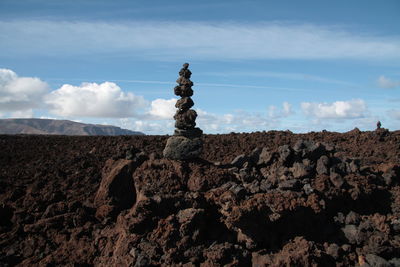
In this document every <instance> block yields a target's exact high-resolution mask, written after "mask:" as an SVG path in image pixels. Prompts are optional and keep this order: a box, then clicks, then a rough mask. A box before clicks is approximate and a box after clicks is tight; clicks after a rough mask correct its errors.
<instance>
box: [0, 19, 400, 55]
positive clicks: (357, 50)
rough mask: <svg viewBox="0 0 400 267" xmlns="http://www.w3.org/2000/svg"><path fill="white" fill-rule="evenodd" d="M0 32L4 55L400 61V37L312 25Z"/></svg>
mask: <svg viewBox="0 0 400 267" xmlns="http://www.w3.org/2000/svg"><path fill="white" fill-rule="evenodd" d="M182 25H184V27H182ZM0 32H2V35H1V36H0V51H3V52H4V53H5V55H7V54H10V55H26V54H29V55H57V56H60V55H64V56H67V55H86V54H88V55H91V54H99V53H100V54H101V53H112V54H116V53H124V55H129V56H134V57H146V58H151V57H153V58H157V59H166V58H167V59H172V58H173V59H175V60H176V59H180V58H182V57H184V58H188V57H189V58H191V59H214V60H218V59H219V60H226V59H227V60H229V59H257V60H258V59H379V60H381V59H388V60H396V59H399V58H400V38H399V36H387V37H385V36H383V37H382V36H378V35H374V34H366V33H364V34H359V33H355V32H351V31H349V30H346V29H340V28H338V27H327V26H317V25H312V24H303V25H297V24H296V25H294V24H283V23H248V24H243V23H242V24H238V23H218V24H216V23H206V22H179V23H178V22H124V23H122V22H118V23H117V22H115V23H104V22H81V21H77V22H66V21H43V20H42V21H37V20H36V21H0ZM27 42H29V46H27V45H26V43H27Z"/></svg>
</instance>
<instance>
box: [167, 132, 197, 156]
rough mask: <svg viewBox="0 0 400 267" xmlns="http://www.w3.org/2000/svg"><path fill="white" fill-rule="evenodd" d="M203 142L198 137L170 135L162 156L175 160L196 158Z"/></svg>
mask: <svg viewBox="0 0 400 267" xmlns="http://www.w3.org/2000/svg"><path fill="white" fill-rule="evenodd" d="M202 147H203V142H202V141H201V139H200V138H188V137H185V136H172V137H170V138H168V141H167V144H166V146H165V149H164V152H163V154H164V157H166V158H169V159H175V160H185V159H191V158H196V157H198V156H199V155H200V153H201V151H202Z"/></svg>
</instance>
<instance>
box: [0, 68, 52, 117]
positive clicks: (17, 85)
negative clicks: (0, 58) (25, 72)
mask: <svg viewBox="0 0 400 267" xmlns="http://www.w3.org/2000/svg"><path fill="white" fill-rule="evenodd" d="M48 91H49V87H48V85H47V83H45V82H43V81H41V80H40V79H39V78H32V77H19V76H18V75H17V74H16V73H15V72H13V71H12V70H9V69H0V111H6V112H14V114H15V115H17V114H18V113H20V114H25V115H24V117H27V116H29V114H28V113H31V111H32V109H33V108H38V107H40V106H41V104H42V102H43V100H42V98H43V97H44V95H45V94H46V93H47V92H48ZM27 114H28V115H27Z"/></svg>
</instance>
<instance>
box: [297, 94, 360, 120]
mask: <svg viewBox="0 0 400 267" xmlns="http://www.w3.org/2000/svg"><path fill="white" fill-rule="evenodd" d="M301 109H302V111H303V112H304V114H305V115H306V116H309V117H312V118H316V119H354V118H361V117H364V116H365V112H366V110H367V105H366V104H365V102H364V100H362V99H354V100H349V101H336V102H333V103H312V102H302V103H301Z"/></svg>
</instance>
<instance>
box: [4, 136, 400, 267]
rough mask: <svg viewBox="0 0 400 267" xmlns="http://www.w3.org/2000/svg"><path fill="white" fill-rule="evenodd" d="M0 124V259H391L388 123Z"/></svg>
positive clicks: (265, 262)
mask: <svg viewBox="0 0 400 267" xmlns="http://www.w3.org/2000/svg"><path fill="white" fill-rule="evenodd" d="M167 138H168V136H129V137H127V136H120V137H66V136H0V201H1V202H0V203H1V206H0V265H1V266H14V265H20V266H32V265H42V266H92V265H96V266H129V265H132V266H152V265H155V266H158V265H164V266H173V265H175V266H179V265H184V266H199V265H201V266H223V265H226V266H251V265H253V266H400V256H399V255H400V131H395V132H389V131H387V130H385V129H380V130H378V131H374V132H360V131H358V130H357V129H355V130H353V131H350V132H347V133H332V132H317V133H309V134H293V133H291V132H277V131H271V132H257V133H251V134H234V133H232V134H228V135H205V136H203V140H204V153H203V155H202V157H201V159H198V160H191V161H182V162H180V161H173V160H167V159H163V158H162V157H161V155H162V150H163V148H164V146H165V143H166V140H167Z"/></svg>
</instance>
